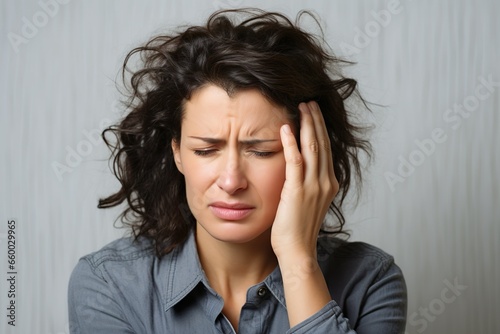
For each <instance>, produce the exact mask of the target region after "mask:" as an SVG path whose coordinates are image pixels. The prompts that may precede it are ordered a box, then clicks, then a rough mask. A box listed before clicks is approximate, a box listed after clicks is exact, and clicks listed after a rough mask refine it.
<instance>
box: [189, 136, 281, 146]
mask: <svg viewBox="0 0 500 334" xmlns="http://www.w3.org/2000/svg"><path fill="white" fill-rule="evenodd" d="M188 137H189V138H194V139H198V140H202V141H204V142H206V143H208V144H222V143H225V142H226V140H225V139H220V138H211V137H198V136H188ZM275 141H278V140H277V139H246V140H240V141H239V142H240V143H241V144H243V145H248V146H251V145H257V144H261V143H268V142H275Z"/></svg>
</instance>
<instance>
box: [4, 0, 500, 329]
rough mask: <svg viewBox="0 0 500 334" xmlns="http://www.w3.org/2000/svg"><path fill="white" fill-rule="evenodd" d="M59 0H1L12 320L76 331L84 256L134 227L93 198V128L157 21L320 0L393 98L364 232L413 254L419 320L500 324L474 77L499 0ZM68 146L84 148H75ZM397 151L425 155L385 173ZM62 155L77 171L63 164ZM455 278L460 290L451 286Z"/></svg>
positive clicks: (495, 198)
mask: <svg viewBox="0 0 500 334" xmlns="http://www.w3.org/2000/svg"><path fill="white" fill-rule="evenodd" d="M48 1H49V0H42V2H43V3H46V2H48ZM60 2H61V4H60V5H59V6H58V8H57V10H56V8H55V7H53V6H52V8H51V9H48V11H49V12H51V13H50V14H51V15H48V14H43V13H44V9H43V7H44V6H42V5H41V4H40V3H39V2H38V1H35V0H33V1H17V0H2V1H1V2H0V3H1V5H0V10H1V14H0V17H1V23H0V36H1V38H2V42H1V43H2V44H1V51H0V54H1V62H0V73H1V75H0V97H1V98H0V106H1V107H0V108H1V123H0V133H1V134H0V135H1V147H2V155H1V158H2V164H1V166H2V168H1V173H0V186H1V188H0V189H1V192H0V219H1V223H0V247H1V251H0V256H1V258H0V268H1V271H0V304H1V305H0V332H2V333H68V323H67V322H68V320H67V306H66V295H67V293H66V287H67V283H68V278H69V275H70V273H71V270H72V268H73V267H74V265H75V264H76V262H77V260H78V258H79V257H80V256H82V255H84V254H86V253H89V252H91V251H94V250H97V249H99V248H100V247H102V246H103V245H105V244H106V243H107V242H109V241H111V240H113V239H115V238H117V237H119V236H121V235H122V234H123V233H124V231H123V230H117V229H114V227H113V221H114V218H115V217H116V215H117V213H118V210H106V211H103V210H98V209H97V208H96V204H97V198H98V197H99V196H103V195H106V194H109V192H110V191H111V190H114V189H116V187H117V182H116V181H115V180H114V178H113V177H112V175H111V174H110V172H109V170H108V166H107V162H106V158H107V149H106V148H105V146H104V144H103V143H102V141H101V140H99V139H98V138H97V137H95V136H96V135H97V132H98V131H100V130H101V129H102V127H103V126H104V125H107V124H109V122H111V121H116V120H117V119H118V117H119V116H120V113H119V109H118V108H117V104H116V102H115V101H116V99H117V96H118V95H117V93H116V89H115V87H114V79H115V77H116V74H117V72H118V69H119V66H120V64H121V62H122V61H123V58H124V56H125V54H126V52H128V51H129V50H130V49H132V48H133V47H134V46H136V45H138V43H142V42H144V41H145V40H146V39H147V38H148V37H150V36H151V35H152V34H153V33H157V32H160V31H166V30H168V28H172V27H175V26H178V25H179V24H198V23H202V22H203V20H204V19H205V18H206V17H207V15H209V14H210V13H211V12H213V11H214V10H215V9H219V8H231V7H240V6H257V7H261V8H264V9H268V10H277V11H282V12H284V13H286V14H287V15H289V16H292V17H294V16H295V14H296V13H297V12H298V11H299V10H300V9H304V8H306V9H313V10H314V11H315V12H317V13H318V14H319V16H320V17H321V20H322V25H323V28H324V30H325V36H326V38H327V39H328V42H329V43H330V45H331V46H332V48H333V49H334V50H335V51H337V52H338V53H339V54H341V55H349V54H350V53H353V52H354V51H355V52H354V54H352V55H351V59H352V60H355V61H357V62H358V64H357V65H356V66H354V67H351V68H349V69H348V73H349V74H350V75H353V76H355V77H356V78H357V79H358V80H359V86H360V89H361V92H362V93H364V94H365V96H366V97H367V98H368V99H369V100H371V101H372V102H376V103H379V104H383V105H384V106H385V107H383V108H382V107H375V108H374V112H373V115H372V116H371V117H370V118H368V119H367V120H368V121H371V122H374V123H375V124H376V129H375V131H374V132H373V135H372V138H373V143H374V145H375V150H376V161H375V163H374V164H373V165H372V167H371V169H370V171H369V173H368V174H367V180H368V182H367V183H366V185H365V188H364V192H363V197H362V198H361V201H360V204H359V205H358V206H357V207H356V208H350V209H349V208H348V213H347V220H348V227H349V228H350V229H351V230H352V240H363V241H366V242H369V243H372V244H374V245H377V246H379V247H381V248H383V249H384V250H386V251H387V252H389V253H391V254H393V255H394V257H395V259H396V261H397V263H398V264H399V265H400V266H401V267H402V269H403V271H404V273H405V277H406V280H407V284H408V292H409V307H408V315H409V317H410V318H411V319H412V320H411V321H410V322H409V323H408V327H407V332H408V333H457V334H459V333H498V332H500V324H499V320H498V309H499V308H500V303H499V302H498V299H499V298H500V288H499V285H498V282H499V281H500V268H499V266H498V258H497V255H498V254H499V253H500V246H499V242H498V241H499V237H500V233H499V232H500V227H499V222H500V218H499V217H500V209H499V207H500V201H499V199H500V196H499V187H498V182H499V178H498V175H497V173H498V172H499V171H500V157H499V153H500V152H499V147H500V134H499V133H500V131H499V127H500V118H499V114H498V112H499V106H500V101H499V99H500V94H499V90H500V87H499V86H498V84H497V86H496V87H495V86H493V87H490V89H491V91H488V90H485V87H480V88H477V87H479V86H481V85H482V84H481V79H480V78H485V79H488V77H491V79H492V80H493V81H494V82H497V83H498V82H499V81H500V71H499V65H498V56H499V54H500V52H499V51H500V43H499V38H500V37H499V35H500V24H499V22H498V13H500V5H499V4H500V2H498V1H465V0H459V1H457V0H443V1H430V0H427V1H408V0H406V1H405V0H401V1H400V2H399V5H397V3H398V2H394V1H363V2H361V1H347V0H344V1H327V0H322V1H290V0H288V1H284V0H282V1H273V2H271V1H230V0H226V1H224V0H213V1H212V0H211V1H194V0H191V1H175V2H174V1H159V0H157V1H153V0H149V1H131V0H120V1H118V0H114V1H113V0H109V1H102V0H85V1H82V0H73V1H67V0H66V1H62V0H60ZM62 2H64V4H62ZM394 5H397V6H395V8H393V7H391V6H394ZM389 10H392V13H391V12H390V11H389ZM381 11H382V12H381ZM383 11H388V12H389V13H391V15H390V17H387V16H386V21H385V22H383V25H384V26H382V25H381V24H379V23H376V22H377V21H376V20H375V16H376V15H375V14H374V13H384V12H383ZM374 15H375V16H374ZM304 23H305V24H306V25H308V26H310V24H309V23H310V22H309V21H308V20H305V22H304ZM29 24H37V25H38V26H39V27H37V28H36V30H33V29H32V30H29V29H28V28H26V27H25V26H28V25H29ZM23 27H24V28H23ZM35 27H36V25H35ZM359 31H363V32H367V33H368V34H369V35H367V36H365V37H364V39H363V38H361V37H360V34H359ZM16 36H17V37H16ZM9 38H10V39H9ZM16 38H17V41H19V38H25V40H23V42H22V43H21V44H18V45H17V44H16V43H15V42H12V40H15V39H16ZM347 45H351V46H353V47H357V50H354V49H349V48H347ZM477 89H479V93H478V91H477ZM475 94H480V96H481V99H478V98H476V97H474V96H475ZM464 103H465V104H466V105H467V106H468V108H469V109H470V110H471V111H470V112H468V111H467V112H466V113H464V116H459V114H457V113H454V112H453V111H448V110H449V109H450V108H453V107H454V105H461V104H464ZM452 116H453V117H455V119H453V120H451V119H448V120H446V119H445V118H444V117H452ZM439 129H441V130H439ZM433 131H437V132H439V131H441V137H440V138H441V139H442V140H440V141H441V142H439V143H435V144H434V146H435V147H434V148H433V149H432V147H431V146H432V145H429V144H428V145H427V154H426V153H422V152H421V149H419V146H418V145H417V142H427V143H428V142H429V140H430V138H432V133H433ZM88 136H90V139H88V138H87V137H88ZM94 137H95V138H94ZM72 150H73V151H75V152H77V153H78V152H80V153H81V154H79V156H80V157H81V161H79V160H78V158H77V157H75V156H73V157H71V158H69V156H70V155H71V154H70V153H69V152H70V151H72ZM419 151H420V152H421V153H418V152H419ZM66 159H69V160H68V161H69V163H68V161H67V160H66ZM401 159H406V160H412V161H413V162H414V163H415V164H417V166H415V167H414V169H413V170H411V172H410V171H408V170H407V172H408V174H407V175H406V176H407V177H404V178H402V179H400V181H401V182H397V183H396V184H394V185H393V187H391V186H390V184H389V182H388V181H387V179H386V177H387V175H388V173H390V172H391V173H395V174H397V173H398V165H399V164H400V161H401ZM58 164H60V165H58ZM54 165H58V166H59V167H61V166H62V165H65V166H66V167H67V168H68V169H67V171H66V172H65V173H64V174H62V175H60V176H59V177H58V176H57V173H56V172H55V171H54ZM403 172H404V171H403ZM10 218H15V219H16V221H17V252H18V257H17V271H18V281H17V284H18V285H17V292H18V296H17V298H16V303H17V326H16V327H15V328H11V327H10V326H8V325H7V324H6V319H7V318H6V316H5V314H6V307H7V304H6V303H7V296H6V294H7V293H6V291H7V290H6V289H7V285H6V283H7V282H6V275H5V273H6V271H7V266H6V265H7V263H6V260H7V259H6V248H7V244H6V242H5V241H6V240H5V238H6V232H7V220H8V219H10ZM455 281H456V282H455ZM448 284H452V285H453V284H459V285H461V286H462V287H461V290H460V291H456V292H455V293H453V292H452V291H451V290H447V289H448V288H447V286H448ZM464 286H466V287H464ZM443 294H444V296H445V297H444V299H443ZM449 298H452V299H453V301H450V299H449ZM445 300H446V301H448V302H447V303H445V302H444V301H445ZM426 312H427V313H426ZM426 314H427V315H426Z"/></svg>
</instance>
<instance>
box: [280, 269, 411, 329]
mask: <svg viewBox="0 0 500 334" xmlns="http://www.w3.org/2000/svg"><path fill="white" fill-rule="evenodd" d="M378 277H379V279H378V280H376V281H375V282H373V284H372V285H371V286H370V287H369V288H368V290H366V291H364V295H362V294H361V293H360V294H359V296H357V297H358V298H361V299H362V300H363V302H362V303H361V310H360V314H359V317H358V320H357V322H356V324H351V323H350V322H349V319H348V318H346V317H344V315H343V313H342V310H341V308H340V306H339V305H338V304H337V303H336V302H335V301H334V300H332V301H330V302H329V303H328V304H327V305H325V306H324V307H323V308H322V309H321V310H319V311H318V312H317V313H315V314H314V315H312V316H311V317H310V318H308V319H306V320H304V321H303V322H301V323H299V324H297V325H296V326H294V327H293V328H291V329H290V330H289V331H288V332H287V334H313V333H314V334H356V333H357V334H380V333H384V334H401V333H404V332H405V326H406V308H407V295H406V284H405V281H404V277H403V274H402V272H401V269H400V268H399V267H398V266H397V265H396V264H394V262H391V265H390V266H388V267H387V270H385V271H384V272H382V273H380V275H378Z"/></svg>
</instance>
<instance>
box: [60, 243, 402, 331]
mask: <svg viewBox="0 0 500 334" xmlns="http://www.w3.org/2000/svg"><path fill="white" fill-rule="evenodd" d="M318 262H319V264H320V267H321V270H322V272H323V274H324V277H325V279H326V282H327V285H328V288H329V290H330V295H331V297H332V300H331V301H330V302H329V303H328V304H327V305H325V306H324V307H323V308H322V309H321V310H319V311H318V312H317V313H315V314H314V315H312V316H311V317H309V318H308V319H306V320H304V321H303V322H301V323H299V324H297V325H296V326H294V327H293V328H290V326H289V323H288V315H287V310H286V300H285V294H284V288H283V283H282V279H281V272H280V269H279V267H276V269H275V270H274V271H273V272H272V273H271V274H270V275H269V276H268V277H267V278H266V279H265V280H264V281H263V282H261V283H259V284H256V285H254V286H252V287H250V288H249V289H248V291H247V298H246V303H245V304H244V305H243V307H242V309H241V313H240V319H239V328H238V331H237V332H238V333H239V334H253V333H255V334H257V333H259V334H262V333H271V334H274V333H276V334H281V333H290V334H291V333H294V334H299V333H300V334H305V333H311V334H313V333H314V334H322V333H361V334H363V333H365V334H366V333H373V334H390V333H403V332H404V328H405V323H406V285H405V281H404V278H403V275H402V273H401V270H400V269H399V268H398V267H397V266H396V264H395V263H394V260H393V258H392V257H391V256H390V255H388V254H386V253H384V252H383V251H381V250H380V249H378V248H376V247H373V246H370V245H368V244H365V243H360V242H352V243H350V242H345V241H342V240H340V239H338V238H333V237H322V238H320V239H319V241H318ZM294 275H296V277H293V278H294V279H296V283H297V286H298V287H300V272H297V273H296V274H295V273H294ZM68 301H69V320H70V332H71V333H74V334H76V333H90V334H97V333H106V334H112V333H136V334H146V333H175V334H177V333H179V334H181V333H182V334H184V333H187V334H195V333H200V334H209V333H235V330H234V329H233V327H232V326H231V323H230V322H229V321H228V320H227V319H226V317H225V316H224V314H223V313H222V308H223V305H224V301H223V299H222V298H221V296H220V295H218V294H217V292H216V291H214V290H213V289H212V288H211V287H210V285H209V283H208V281H207V278H206V276H205V274H204V272H203V270H202V268H201V265H200V261H199V258H198V253H197V249H196V242H195V238H194V235H193V233H191V234H190V236H189V238H188V239H187V241H186V242H185V243H184V244H183V245H181V246H179V247H177V248H175V249H174V250H173V251H172V252H170V253H169V254H167V255H165V256H164V257H163V258H161V259H159V258H158V257H157V256H155V253H154V250H153V247H152V244H151V242H150V241H149V240H147V239H141V240H139V241H137V242H134V241H133V239H132V238H123V239H118V240H116V241H114V242H112V243H110V244H109V245H107V246H106V247H104V248H103V249H101V250H100V251H97V252H95V253H92V254H90V255H87V256H85V257H83V258H81V259H80V261H79V262H78V264H77V266H76V268H75V269H74V271H73V273H72V276H71V279H70V283H69V293H68Z"/></svg>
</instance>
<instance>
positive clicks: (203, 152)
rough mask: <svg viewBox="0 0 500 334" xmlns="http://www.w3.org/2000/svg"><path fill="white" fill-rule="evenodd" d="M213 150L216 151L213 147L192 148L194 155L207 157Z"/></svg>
mask: <svg viewBox="0 0 500 334" xmlns="http://www.w3.org/2000/svg"><path fill="white" fill-rule="evenodd" d="M215 151H216V150H215V149H206V150H194V151H193V152H194V154H195V155H198V156H200V157H208V156H210V155H212V154H214V153H215Z"/></svg>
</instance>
